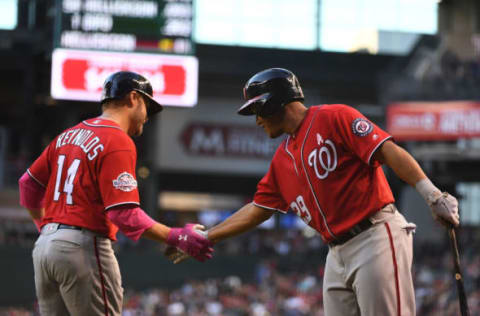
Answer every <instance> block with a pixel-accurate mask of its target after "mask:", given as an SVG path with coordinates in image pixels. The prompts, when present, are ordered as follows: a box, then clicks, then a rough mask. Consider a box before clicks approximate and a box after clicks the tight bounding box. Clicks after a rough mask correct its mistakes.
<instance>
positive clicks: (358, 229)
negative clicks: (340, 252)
mask: <svg viewBox="0 0 480 316" xmlns="http://www.w3.org/2000/svg"><path fill="white" fill-rule="evenodd" d="M372 226H373V223H372V221H371V220H370V218H369V217H367V218H365V219H364V220H362V221H361V222H360V223H358V224H357V225H355V226H353V227H352V229H350V230H349V231H348V232H346V233H344V234H342V235H340V236H338V237H337V239H334V240H332V241H331V242H329V245H331V246H338V245H342V244H344V243H346V242H347V241H349V240H350V239H352V238H353V237H355V236H357V235H358V234H360V233H362V232H364V231H366V230H367V229H369V228H370V227H372Z"/></svg>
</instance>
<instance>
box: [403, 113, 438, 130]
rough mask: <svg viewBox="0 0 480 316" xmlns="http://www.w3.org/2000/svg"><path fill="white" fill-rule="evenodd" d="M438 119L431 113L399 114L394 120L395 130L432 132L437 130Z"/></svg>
mask: <svg viewBox="0 0 480 316" xmlns="http://www.w3.org/2000/svg"><path fill="white" fill-rule="evenodd" d="M435 125H436V118H435V115H433V114H431V113H422V114H413V113H412V114H397V115H395V117H394V118H393V127H394V128H411V129H422V130H427V131H431V130H434V129H435Z"/></svg>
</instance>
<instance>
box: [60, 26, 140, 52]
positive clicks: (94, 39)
mask: <svg viewBox="0 0 480 316" xmlns="http://www.w3.org/2000/svg"><path fill="white" fill-rule="evenodd" d="M136 41H137V38H136V36H135V35H132V34H114V33H82V32H79V31H64V32H62V36H61V38H60V42H61V45H62V47H69V48H84V49H87V48H93V49H105V50H121V51H133V50H135V48H136Z"/></svg>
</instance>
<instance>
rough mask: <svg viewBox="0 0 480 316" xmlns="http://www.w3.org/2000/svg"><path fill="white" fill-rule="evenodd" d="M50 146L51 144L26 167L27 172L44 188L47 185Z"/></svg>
mask: <svg viewBox="0 0 480 316" xmlns="http://www.w3.org/2000/svg"><path fill="white" fill-rule="evenodd" d="M50 146H51V145H49V146H47V148H45V149H44V150H43V152H42V154H41V155H40V156H39V157H38V158H37V160H35V161H34V162H33V164H32V165H31V166H30V168H28V169H27V173H28V174H29V175H30V176H31V177H32V178H33V179H34V180H35V181H36V182H37V183H38V184H40V185H41V186H42V187H44V188H46V187H47V184H48V179H49V178H50V172H51V170H50V165H49V164H48V155H49V152H50Z"/></svg>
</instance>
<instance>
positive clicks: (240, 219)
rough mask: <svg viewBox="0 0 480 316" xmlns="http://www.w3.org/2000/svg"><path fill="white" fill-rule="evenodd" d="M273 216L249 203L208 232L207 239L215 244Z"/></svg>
mask: <svg viewBox="0 0 480 316" xmlns="http://www.w3.org/2000/svg"><path fill="white" fill-rule="evenodd" d="M272 215H273V211H269V210H265V209H262V208H260V207H258V206H255V205H254V204H253V203H249V204H247V205H245V206H243V207H242V208H241V209H240V210H238V211H237V212H235V213H234V214H233V215H232V216H230V217H229V218H227V219H226V220H225V221H223V222H222V223H220V224H218V225H216V226H214V227H212V228H210V229H209V230H208V239H209V240H211V241H212V242H214V243H217V242H219V241H221V240H223V239H227V238H229V237H233V236H236V235H239V234H241V233H244V232H246V231H248V230H250V229H252V228H254V227H256V226H258V225H260V224H261V223H263V222H264V221H266V220H267V219H269V218H270V217H271V216H272Z"/></svg>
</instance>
